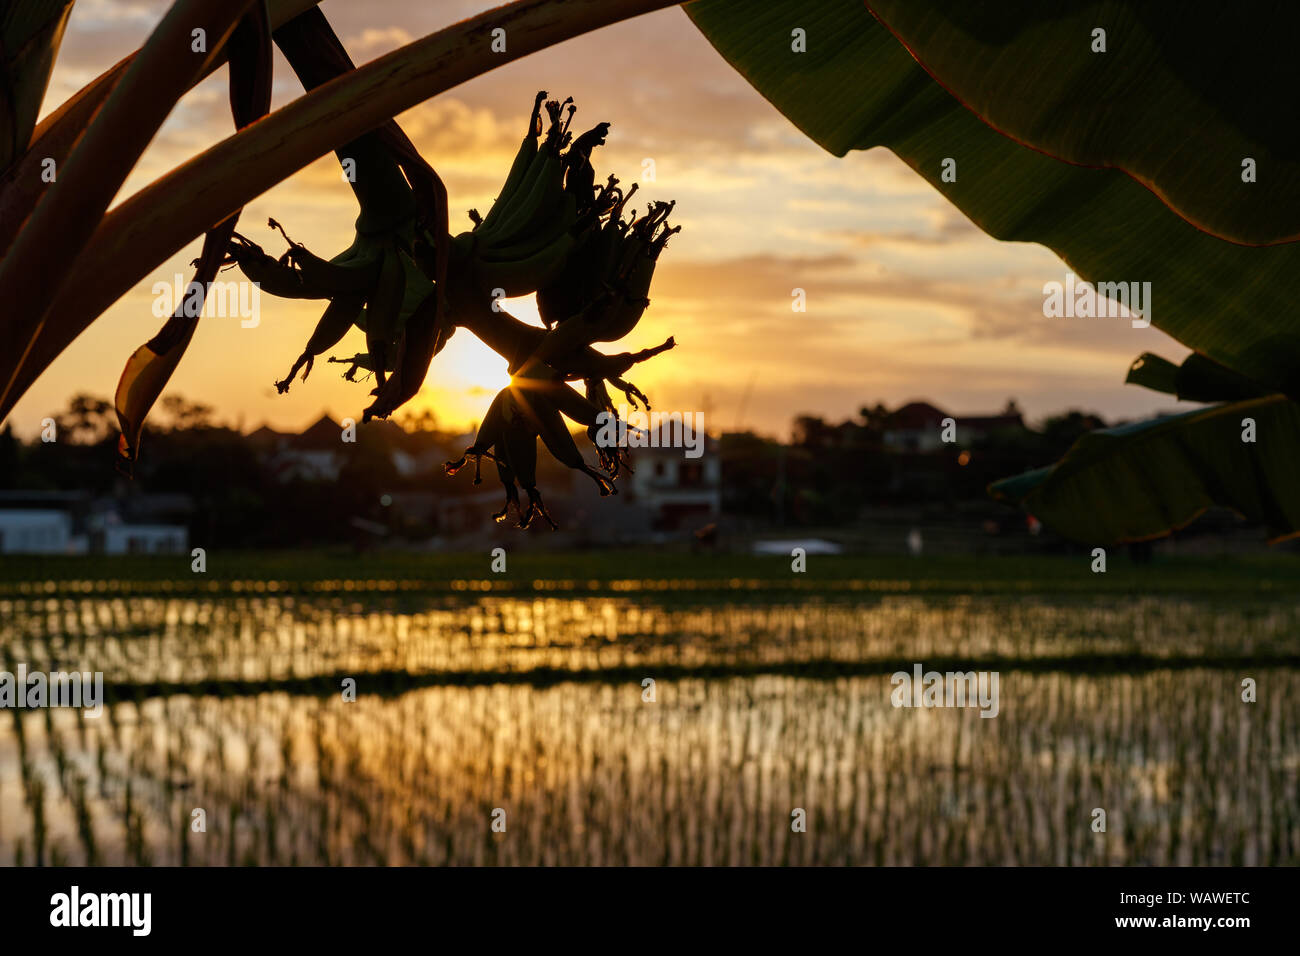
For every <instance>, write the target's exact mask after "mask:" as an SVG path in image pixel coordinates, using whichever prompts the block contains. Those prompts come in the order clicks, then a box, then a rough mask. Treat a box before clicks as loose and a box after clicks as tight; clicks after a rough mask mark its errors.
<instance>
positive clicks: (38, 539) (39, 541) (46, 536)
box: [0, 508, 86, 554]
mask: <svg viewBox="0 0 1300 956" xmlns="http://www.w3.org/2000/svg"><path fill="white" fill-rule="evenodd" d="M85 552H86V538H85V537H84V536H83V535H76V534H73V531H72V515H71V514H69V513H68V512H67V511H56V510H54V509H46V508H23V509H18V510H0V554H84V553H85Z"/></svg>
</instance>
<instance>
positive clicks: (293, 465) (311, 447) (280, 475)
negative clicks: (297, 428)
mask: <svg viewBox="0 0 1300 956" xmlns="http://www.w3.org/2000/svg"><path fill="white" fill-rule="evenodd" d="M249 437H250V439H253V440H254V441H255V442H256V443H257V444H260V445H262V446H264V447H266V448H267V450H268V451H269V452H270V467H271V470H272V472H273V473H274V474H275V476H276V478H277V479H278V480H280V481H292V480H294V479H295V478H297V479H303V480H306V481H334V480H336V479H337V478H338V476H339V472H340V471H341V470H342V468H343V460H344V459H343V453H344V448H343V426H342V425H340V424H339V423H338V422H336V421H334V420H333V419H332V418H330V417H329V416H328V415H322V416H321V417H320V418H319V419H317V420H316V421H315V423H313V424H312V425H311V426H310V427H309V428H307V430H306V431H303V432H301V433H300V434H297V435H286V434H283V433H280V432H275V431H272V430H271V429H270V428H267V427H265V426H263V427H262V428H259V429H258V430H257V431H255V432H253V433H252V435H250V436H249Z"/></svg>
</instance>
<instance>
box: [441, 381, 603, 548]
mask: <svg viewBox="0 0 1300 956" xmlns="http://www.w3.org/2000/svg"><path fill="white" fill-rule="evenodd" d="M562 411H563V414H561V412H562ZM590 412H591V409H590V406H589V403H588V402H587V401H586V400H585V399H583V398H582V396H580V395H579V394H578V393H577V392H575V391H574V390H573V389H572V388H571V387H570V386H568V385H565V384H564V383H562V382H557V383H553V384H552V385H551V386H550V387H549V388H540V389H528V390H526V391H525V390H521V389H519V388H518V387H516V386H514V385H511V386H507V387H506V388H504V389H502V390H501V391H500V392H498V393H497V395H496V397H495V398H493V399H492V404H491V405H490V406H489V407H488V411H487V414H486V415H485V416H484V417H483V424H482V425H480V426H479V431H478V435H477V436H475V440H474V444H473V445H471V446H470V447H469V448H467V449H465V453H464V454H463V455H462V456H461V457H460V458H459V459H457V460H456V461H449V462H447V463H446V465H445V466H444V468H445V469H446V472H447V474H448V475H455V474H456V473H457V472H459V471H460V470H461V469H462V468H464V467H465V465H466V463H467V462H468V460H469V459H470V458H473V459H474V462H475V464H474V484H479V483H480V482H481V481H482V477H481V473H480V468H481V465H482V459H483V458H485V457H486V458H491V459H492V460H493V461H495V462H496V466H497V476H498V478H499V479H500V481H501V484H502V485H503V486H504V488H505V491H506V505H505V507H504V508H503V509H502V510H501V511H499V512H497V513H496V514H494V515H493V516H492V517H493V519H494V520H496V521H498V522H500V521H505V520H506V519H507V518H508V517H510V516H511V515H515V516H516V519H517V520H516V526H517V527H519V528H524V529H526V528H528V526H529V525H530V524H531V523H532V521H533V519H534V518H535V517H537V516H539V515H540V516H541V517H542V518H543V519H544V520H545V521H546V523H547V524H549V525H550V526H551V529H552V530H555V529H556V527H557V525H556V524H555V522H554V521H553V520H552V519H551V516H550V514H549V513H548V512H547V510H546V505H545V503H544V502H543V501H542V495H541V492H539V491H538V490H537V440H538V438H540V439H541V440H542V443H543V444H544V445H545V446H546V449H547V451H549V452H550V453H551V454H552V455H553V456H554V457H555V459H556V460H557V461H559V462H561V463H562V464H565V465H568V466H569V467H570V468H573V469H575V470H577V471H581V472H583V473H584V474H586V475H588V476H589V477H590V478H591V479H592V480H593V481H595V482H596V485H597V487H598V488H599V489H600V494H601V496H602V497H604V496H606V495H612V494H618V489H617V488H615V487H614V482H613V479H612V478H611V477H609V476H606V475H603V474H601V473H600V472H599V471H597V470H596V469H594V468H592V467H590V466H589V465H588V464H587V463H586V462H585V461H584V460H583V458H582V453H581V452H580V451H578V446H577V443H575V442H574V440H573V435H572V434H571V433H570V432H569V429H568V426H567V425H566V424H565V422H564V415H568V416H570V417H573V418H575V419H577V420H583V421H591V420H594V419H593V417H592V415H591V414H590ZM516 482H518V484H519V486H520V487H522V488H523V489H524V491H525V492H526V493H527V495H528V508H527V509H526V510H523V511H521V510H520V506H519V494H518V492H517V490H516V488H515V483H516Z"/></svg>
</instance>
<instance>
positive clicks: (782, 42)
mask: <svg viewBox="0 0 1300 956" xmlns="http://www.w3.org/2000/svg"><path fill="white" fill-rule="evenodd" d="M685 9H686V11H687V13H688V15H689V16H690V17H691V19H692V20H693V21H694V22H695V25H696V26H697V27H698V28H699V29H700V30H701V31H702V32H703V33H704V35H705V36H706V37H707V38H708V39H709V42H711V43H712V44H713V45H714V47H715V48H717V50H718V52H719V53H721V54H722V56H723V57H725V58H726V59H727V61H728V62H729V63H731V64H732V65H733V66H734V67H735V68H736V69H737V70H739V71H740V73H741V74H742V75H744V76H745V78H746V79H748V80H749V82H750V83H751V84H752V85H753V86H754V87H755V88H756V89H757V90H758V91H759V92H760V93H761V94H762V95H763V96H765V97H767V99H768V100H770V101H771V102H772V103H773V105H775V106H776V108H777V109H779V110H780V111H781V112H782V113H784V114H785V115H786V116H787V117H788V118H789V119H790V120H791V121H792V122H793V123H794V124H795V125H796V126H797V127H799V128H800V129H801V130H803V132H804V133H806V134H807V135H808V136H809V137H810V138H812V139H813V140H814V141H815V142H817V143H819V144H820V145H821V146H822V147H824V148H825V149H827V150H828V151H830V152H831V153H834V154H835V155H839V156H842V155H844V154H845V153H846V152H848V151H849V150H850V149H870V148H872V147H874V146H885V147H888V148H889V149H890V150H892V151H893V152H895V153H896V154H898V156H899V157H900V158H902V159H903V160H904V161H905V162H906V163H907V164H908V165H909V166H911V167H912V168H913V169H914V170H916V171H917V172H918V173H920V174H921V175H922V176H923V177H925V179H926V180H928V181H929V182H930V183H931V185H933V186H934V187H935V188H936V189H937V190H939V192H941V193H942V194H943V195H944V196H945V197H946V198H948V199H949V200H950V201H951V202H952V203H953V204H954V205H955V206H956V207H957V208H958V209H960V210H961V211H962V212H963V213H965V214H966V215H967V216H968V217H970V219H971V220H972V221H974V222H975V224H976V225H978V226H979V227H980V228H981V229H983V230H984V231H985V232H986V233H988V234H989V235H991V236H994V237H995V238H998V239H1004V240H1014V241H1023V242H1037V243H1040V244H1042V245H1044V246H1047V247H1048V248H1050V249H1052V250H1053V251H1055V252H1056V253H1057V254H1058V255H1059V256H1060V257H1061V258H1062V259H1063V260H1064V261H1065V262H1066V263H1067V264H1068V265H1069V266H1070V268H1071V269H1072V270H1073V271H1074V272H1075V273H1076V274H1078V275H1080V276H1082V277H1083V278H1085V279H1087V280H1089V281H1092V282H1100V281H1112V282H1120V281H1149V282H1151V283H1152V288H1151V291H1152V296H1153V299H1154V302H1153V306H1154V307H1153V309H1152V310H1151V316H1150V317H1151V320H1152V324H1153V325H1155V326H1156V327H1157V328H1160V329H1162V330H1163V331H1165V332H1167V333H1168V334H1169V335H1171V336H1173V337H1174V338H1175V339H1177V340H1179V341H1180V342H1182V343H1184V344H1185V345H1187V346H1188V347H1190V348H1192V349H1194V350H1196V351H1198V352H1201V353H1203V354H1205V355H1206V356H1208V357H1209V358H1211V359H1213V360H1214V361H1216V362H1218V363H1219V364H1221V365H1224V366H1226V367H1228V368H1231V369H1233V370H1235V371H1237V372H1239V373H1241V374H1242V375H1245V376H1246V377H1247V378H1249V379H1251V380H1253V381H1256V382H1259V383H1260V384H1261V385H1262V386H1264V387H1265V388H1267V389H1268V390H1269V391H1280V392H1286V393H1288V394H1291V395H1293V396H1300V328H1297V321H1296V316H1297V304H1296V299H1295V296H1294V294H1293V292H1292V289H1293V287H1294V278H1293V277H1294V276H1295V275H1300V244H1295V243H1293V244H1289V245H1275V246H1267V247H1263V248H1250V247H1245V246H1240V245H1236V244H1233V243H1230V242H1226V241H1224V240H1222V239H1218V238H1215V237H1214V236H1211V235H1208V234H1206V233H1205V232H1203V231H1201V230H1199V229H1197V228H1196V227H1194V226H1192V225H1190V224H1189V223H1188V222H1186V221H1185V220H1183V219H1182V218H1180V217H1179V216H1178V215H1176V214H1175V213H1173V212H1171V211H1170V210H1169V209H1168V208H1167V207H1166V206H1165V204H1164V203H1163V202H1162V201H1161V200H1160V199H1159V198H1158V197H1157V196H1155V195H1154V194H1153V193H1152V192H1151V191H1150V190H1149V189H1147V188H1146V187H1144V186H1142V185H1141V184H1139V183H1138V182H1137V181H1136V180H1134V179H1133V178H1132V177H1130V176H1129V175H1127V174H1126V173H1124V172H1122V171H1120V170H1118V169H1090V168H1086V167H1082V166H1076V165H1071V164H1070V163H1067V162H1064V161H1062V160H1059V159H1054V158H1052V157H1051V156H1048V155H1045V154H1044V153H1041V152H1039V151H1037V150H1035V149H1032V148H1031V147H1029V146H1024V145H1021V144H1020V143H1017V142H1015V141H1014V140H1012V139H1010V138H1009V137H1007V136H1004V135H1002V134H1000V133H998V132H997V131H995V130H994V129H992V128H991V127H990V126H988V125H987V124H986V123H984V122H983V121H982V120H981V119H980V118H979V117H977V116H976V115H975V114H974V113H972V112H971V111H970V110H968V109H966V108H965V107H964V106H962V104H961V103H960V102H958V100H957V99H955V98H954V97H953V96H952V95H951V94H950V93H948V92H947V91H945V90H944V89H943V87H942V86H941V85H940V84H939V83H937V82H935V80H934V79H932V78H931V77H930V76H929V74H927V73H926V72H925V70H924V69H922V67H921V66H920V65H918V63H917V62H916V60H914V59H913V58H912V56H911V55H910V54H909V53H908V51H907V50H906V48H905V47H903V46H902V44H900V43H899V42H898V41H897V40H896V39H895V38H894V37H893V35H892V34H890V32H889V31H888V30H887V29H886V28H885V27H884V26H883V25H882V24H881V23H880V22H878V21H877V20H876V19H875V18H874V17H872V16H871V14H870V13H869V12H868V11H867V10H866V8H865V7H864V6H863V5H862V4H860V3H854V2H846V0H769V2H765V3H763V4H753V3H745V2H742V0H697V2H696V3H693V4H690V5H689V6H688V7H686V8H685ZM796 28H798V29H802V30H804V31H805V32H806V43H807V52H805V53H797V52H794V51H793V50H792V49H791V46H792V41H791V34H792V31H793V30H794V29H796ZM946 158H953V159H955V160H956V163H957V177H956V181H955V182H943V181H942V180H941V175H942V170H943V161H944V160H945V159H946ZM1204 198H1205V201H1206V202H1210V203H1221V204H1222V205H1223V206H1224V207H1225V208H1226V207H1228V206H1231V205H1233V204H1234V203H1236V202H1237V199H1236V198H1235V194H1229V193H1223V192H1217V193H1212V194H1210V195H1207V196H1206V197H1204ZM1117 334H1123V333H1122V332H1120V331H1118V330H1117Z"/></svg>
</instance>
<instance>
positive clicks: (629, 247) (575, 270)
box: [537, 177, 681, 361]
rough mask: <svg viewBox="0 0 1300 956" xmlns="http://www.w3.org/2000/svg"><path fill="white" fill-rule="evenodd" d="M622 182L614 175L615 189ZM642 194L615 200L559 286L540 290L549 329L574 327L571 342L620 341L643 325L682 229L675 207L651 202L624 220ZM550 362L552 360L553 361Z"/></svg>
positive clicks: (567, 337)
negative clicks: (671, 219)
mask: <svg viewBox="0 0 1300 956" xmlns="http://www.w3.org/2000/svg"><path fill="white" fill-rule="evenodd" d="M616 183H617V180H614V179H613V178H612V177H611V185H610V188H611V190H616V189H617V186H616V185H615V184H616ZM635 191H636V187H635V185H634V186H633V188H632V190H631V191H629V193H628V194H627V196H626V197H621V198H619V199H617V201H615V202H613V204H612V206H611V209H610V212H609V215H608V216H607V217H606V218H605V219H604V221H603V222H602V223H601V224H600V226H599V228H598V229H592V230H590V231H589V232H588V233H586V234H585V235H584V236H583V239H582V242H581V243H580V244H579V246H578V248H577V249H576V250H575V252H574V254H573V255H572V256H571V257H570V258H569V261H568V263H567V265H566V267H565V269H564V271H563V272H562V273H561V274H560V275H559V276H557V277H556V280H555V282H553V283H552V284H550V285H548V286H545V287H543V288H541V289H539V290H538V292H537V311H538V313H539V314H540V315H541V317H542V321H543V322H544V323H546V325H547V327H548V328H549V327H551V326H557V327H563V326H564V325H565V324H566V323H573V324H572V325H571V326H570V327H569V328H568V329H567V330H566V335H565V336H564V340H565V341H570V340H571V341H573V342H575V343H581V344H584V345H586V344H590V343H592V342H614V341H617V340H618V339H621V338H623V337H624V336H625V335H627V334H628V333H629V332H631V331H632V330H633V329H634V328H635V327H636V324H637V323H638V322H639V321H641V316H642V315H643V314H644V313H645V310H646V307H647V306H649V305H650V300H649V299H648V298H647V297H646V296H647V294H648V293H649V291H650V282H651V280H652V279H653V278H654V271H655V265H656V264H657V263H658V261H659V255H660V253H662V252H663V249H664V246H665V245H666V244H667V243H668V239H669V238H670V237H671V236H672V235H673V234H675V233H677V232H680V231H681V226H674V227H672V228H669V227H668V216H669V214H670V213H671V212H672V211H673V208H674V206H675V205H676V204H675V203H665V202H656V203H651V204H650V207H649V209H648V210H647V211H646V214H645V215H644V216H642V217H640V218H639V219H638V218H636V212H635V210H633V212H632V217H631V218H630V219H628V220H626V221H624V220H623V218H622V208H623V205H624V204H625V203H626V202H627V200H628V199H630V198H631V196H632V193H633V192H635ZM548 361H549V359H548Z"/></svg>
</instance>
